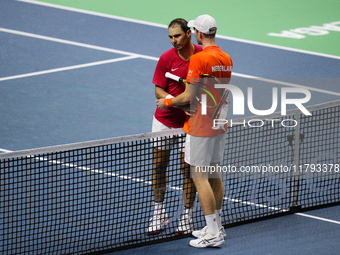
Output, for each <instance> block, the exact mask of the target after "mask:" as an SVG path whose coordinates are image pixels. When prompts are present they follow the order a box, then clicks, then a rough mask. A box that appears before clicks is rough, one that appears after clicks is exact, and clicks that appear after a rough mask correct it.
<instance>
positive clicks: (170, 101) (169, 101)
mask: <svg viewBox="0 0 340 255" xmlns="http://www.w3.org/2000/svg"><path fill="white" fill-rule="evenodd" d="M164 105H165V106H166V108H170V107H173V106H174V105H173V104H172V98H166V99H164Z"/></svg>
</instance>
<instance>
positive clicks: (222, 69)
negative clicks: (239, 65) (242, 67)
mask: <svg viewBox="0 0 340 255" xmlns="http://www.w3.org/2000/svg"><path fill="white" fill-rule="evenodd" d="M211 68H212V71H213V72H231V71H232V69H233V67H232V66H221V65H220V66H212V67H211Z"/></svg>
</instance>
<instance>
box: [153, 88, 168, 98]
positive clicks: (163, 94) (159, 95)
mask: <svg viewBox="0 0 340 255" xmlns="http://www.w3.org/2000/svg"><path fill="white" fill-rule="evenodd" d="M167 95H169V93H168V92H166V91H165V90H164V89H163V88H162V87H159V86H157V85H155V96H156V98H157V99H161V98H165V97H166V96H167Z"/></svg>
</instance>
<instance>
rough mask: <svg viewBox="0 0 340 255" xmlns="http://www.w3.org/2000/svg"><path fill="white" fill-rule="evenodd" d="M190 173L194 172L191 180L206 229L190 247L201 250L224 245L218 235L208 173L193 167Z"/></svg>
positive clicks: (213, 198) (222, 238)
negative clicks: (196, 193)
mask: <svg viewBox="0 0 340 255" xmlns="http://www.w3.org/2000/svg"><path fill="white" fill-rule="evenodd" d="M191 171H192V172H193V171H195V177H193V180H194V183H195V186H196V189H197V192H198V198H199V201H200V204H201V207H202V210H203V213H204V216H205V221H206V223H207V227H205V228H204V229H203V230H201V231H200V232H201V235H200V236H199V237H198V238H197V239H195V240H191V241H190V245H191V246H194V247H201V248H202V247H211V246H213V247H216V246H220V245H222V244H223V243H224V237H223V235H222V234H221V233H220V230H219V228H218V225H217V222H216V214H215V211H216V201H215V194H214V190H213V189H212V187H211V185H210V181H209V178H208V175H209V173H208V172H204V171H205V169H203V167H201V168H198V167H195V166H191ZM197 172H200V175H201V176H199V174H197ZM203 232H204V233H203Z"/></svg>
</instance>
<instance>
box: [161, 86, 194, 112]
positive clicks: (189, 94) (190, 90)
mask: <svg viewBox="0 0 340 255" xmlns="http://www.w3.org/2000/svg"><path fill="white" fill-rule="evenodd" d="M196 94H197V87H195V86H193V85H190V84H186V86H185V90H184V92H183V93H182V94H179V95H178V96H177V97H175V98H172V99H171V103H172V106H185V105H188V104H190V102H193V101H194V100H195V98H196ZM156 103H157V107H159V108H160V109H161V110H163V111H164V110H165V109H167V108H168V107H169V105H168V106H166V105H165V104H164V99H159V100H156Z"/></svg>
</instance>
